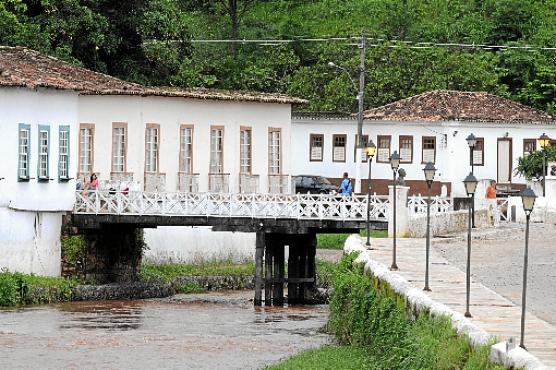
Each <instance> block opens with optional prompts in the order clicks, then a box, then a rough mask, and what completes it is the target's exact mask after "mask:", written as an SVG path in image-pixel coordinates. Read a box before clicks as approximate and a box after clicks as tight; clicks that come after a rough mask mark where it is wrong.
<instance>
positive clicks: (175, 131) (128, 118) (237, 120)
mask: <svg viewBox="0 0 556 370" xmlns="http://www.w3.org/2000/svg"><path fill="white" fill-rule="evenodd" d="M79 122H80V123H94V124H95V137H94V151H95V153H94V171H95V172H99V173H100V176H99V178H100V179H101V180H108V179H109V178H110V171H111V155H112V122H127V124H128V144H127V145H128V146H127V148H128V154H127V171H128V172H133V174H134V175H133V177H134V180H135V181H141V182H143V178H144V166H145V126H146V124H147V123H156V124H160V136H161V142H160V172H161V173H166V191H176V190H177V187H178V169H179V145H180V137H179V132H180V131H179V130H180V125H181V124H188V125H194V130H193V136H194V138H193V172H194V173H199V174H200V176H199V191H201V192H202V191H207V189H208V176H207V175H208V172H209V161H210V127H211V125H212V126H224V173H229V174H230V190H231V191H238V189H239V177H238V174H239V145H240V142H239V131H240V126H251V127H252V135H253V136H252V138H253V147H252V150H253V174H258V175H260V182H259V187H260V191H261V192H263V191H266V189H267V186H268V185H267V178H266V175H267V174H268V129H269V128H270V127H278V128H281V129H282V140H283V143H282V172H283V173H284V174H289V173H290V158H291V153H290V151H289V148H290V147H291V145H290V126H291V106H290V105H289V104H268V103H254V102H234V101H219V100H201V99H185V98H172V97H140V96H91V95H84V96H80V97H79Z"/></svg>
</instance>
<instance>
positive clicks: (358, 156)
mask: <svg viewBox="0 0 556 370" xmlns="http://www.w3.org/2000/svg"><path fill="white" fill-rule="evenodd" d="M359 52H360V62H359V93H358V94H357V100H358V101H359V110H358V112H357V142H356V143H355V189H354V190H355V193H357V194H359V193H361V170H362V168H361V167H362V166H361V165H362V163H361V157H362V155H363V148H364V147H365V145H366V143H364V142H363V109H364V107H363V103H364V100H365V99H364V97H365V35H364V34H363V33H361V40H360V43H359Z"/></svg>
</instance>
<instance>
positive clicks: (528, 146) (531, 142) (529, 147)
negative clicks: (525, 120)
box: [523, 139, 537, 157]
mask: <svg viewBox="0 0 556 370" xmlns="http://www.w3.org/2000/svg"><path fill="white" fill-rule="evenodd" d="M536 150H537V139H523V156H524V157H525V156H527V155H529V154H531V153H533V152H535V151H536Z"/></svg>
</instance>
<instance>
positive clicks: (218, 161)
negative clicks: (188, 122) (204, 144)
mask: <svg viewBox="0 0 556 370" xmlns="http://www.w3.org/2000/svg"><path fill="white" fill-rule="evenodd" d="M209 173H210V174H220V173H224V127H223V126H211V127H210V163H209Z"/></svg>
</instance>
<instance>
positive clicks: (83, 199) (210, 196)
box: [74, 190, 388, 221]
mask: <svg viewBox="0 0 556 370" xmlns="http://www.w3.org/2000/svg"><path fill="white" fill-rule="evenodd" d="M74 213H76V214H113V215H137V216H143V215H156V216H211V217H248V218H293V219H317V220H341V221H364V220H366V217H367V197H366V196H364V195H362V196H351V197H341V196H334V195H328V194H235V193H159V192H142V191H129V192H127V191H124V192H121V191H103V190H100V191H78V192H76V202H75V206H74ZM369 214H370V218H371V219H372V220H387V219H388V200H387V199H386V200H384V199H381V198H378V197H377V196H371V200H370V207H369Z"/></svg>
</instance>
